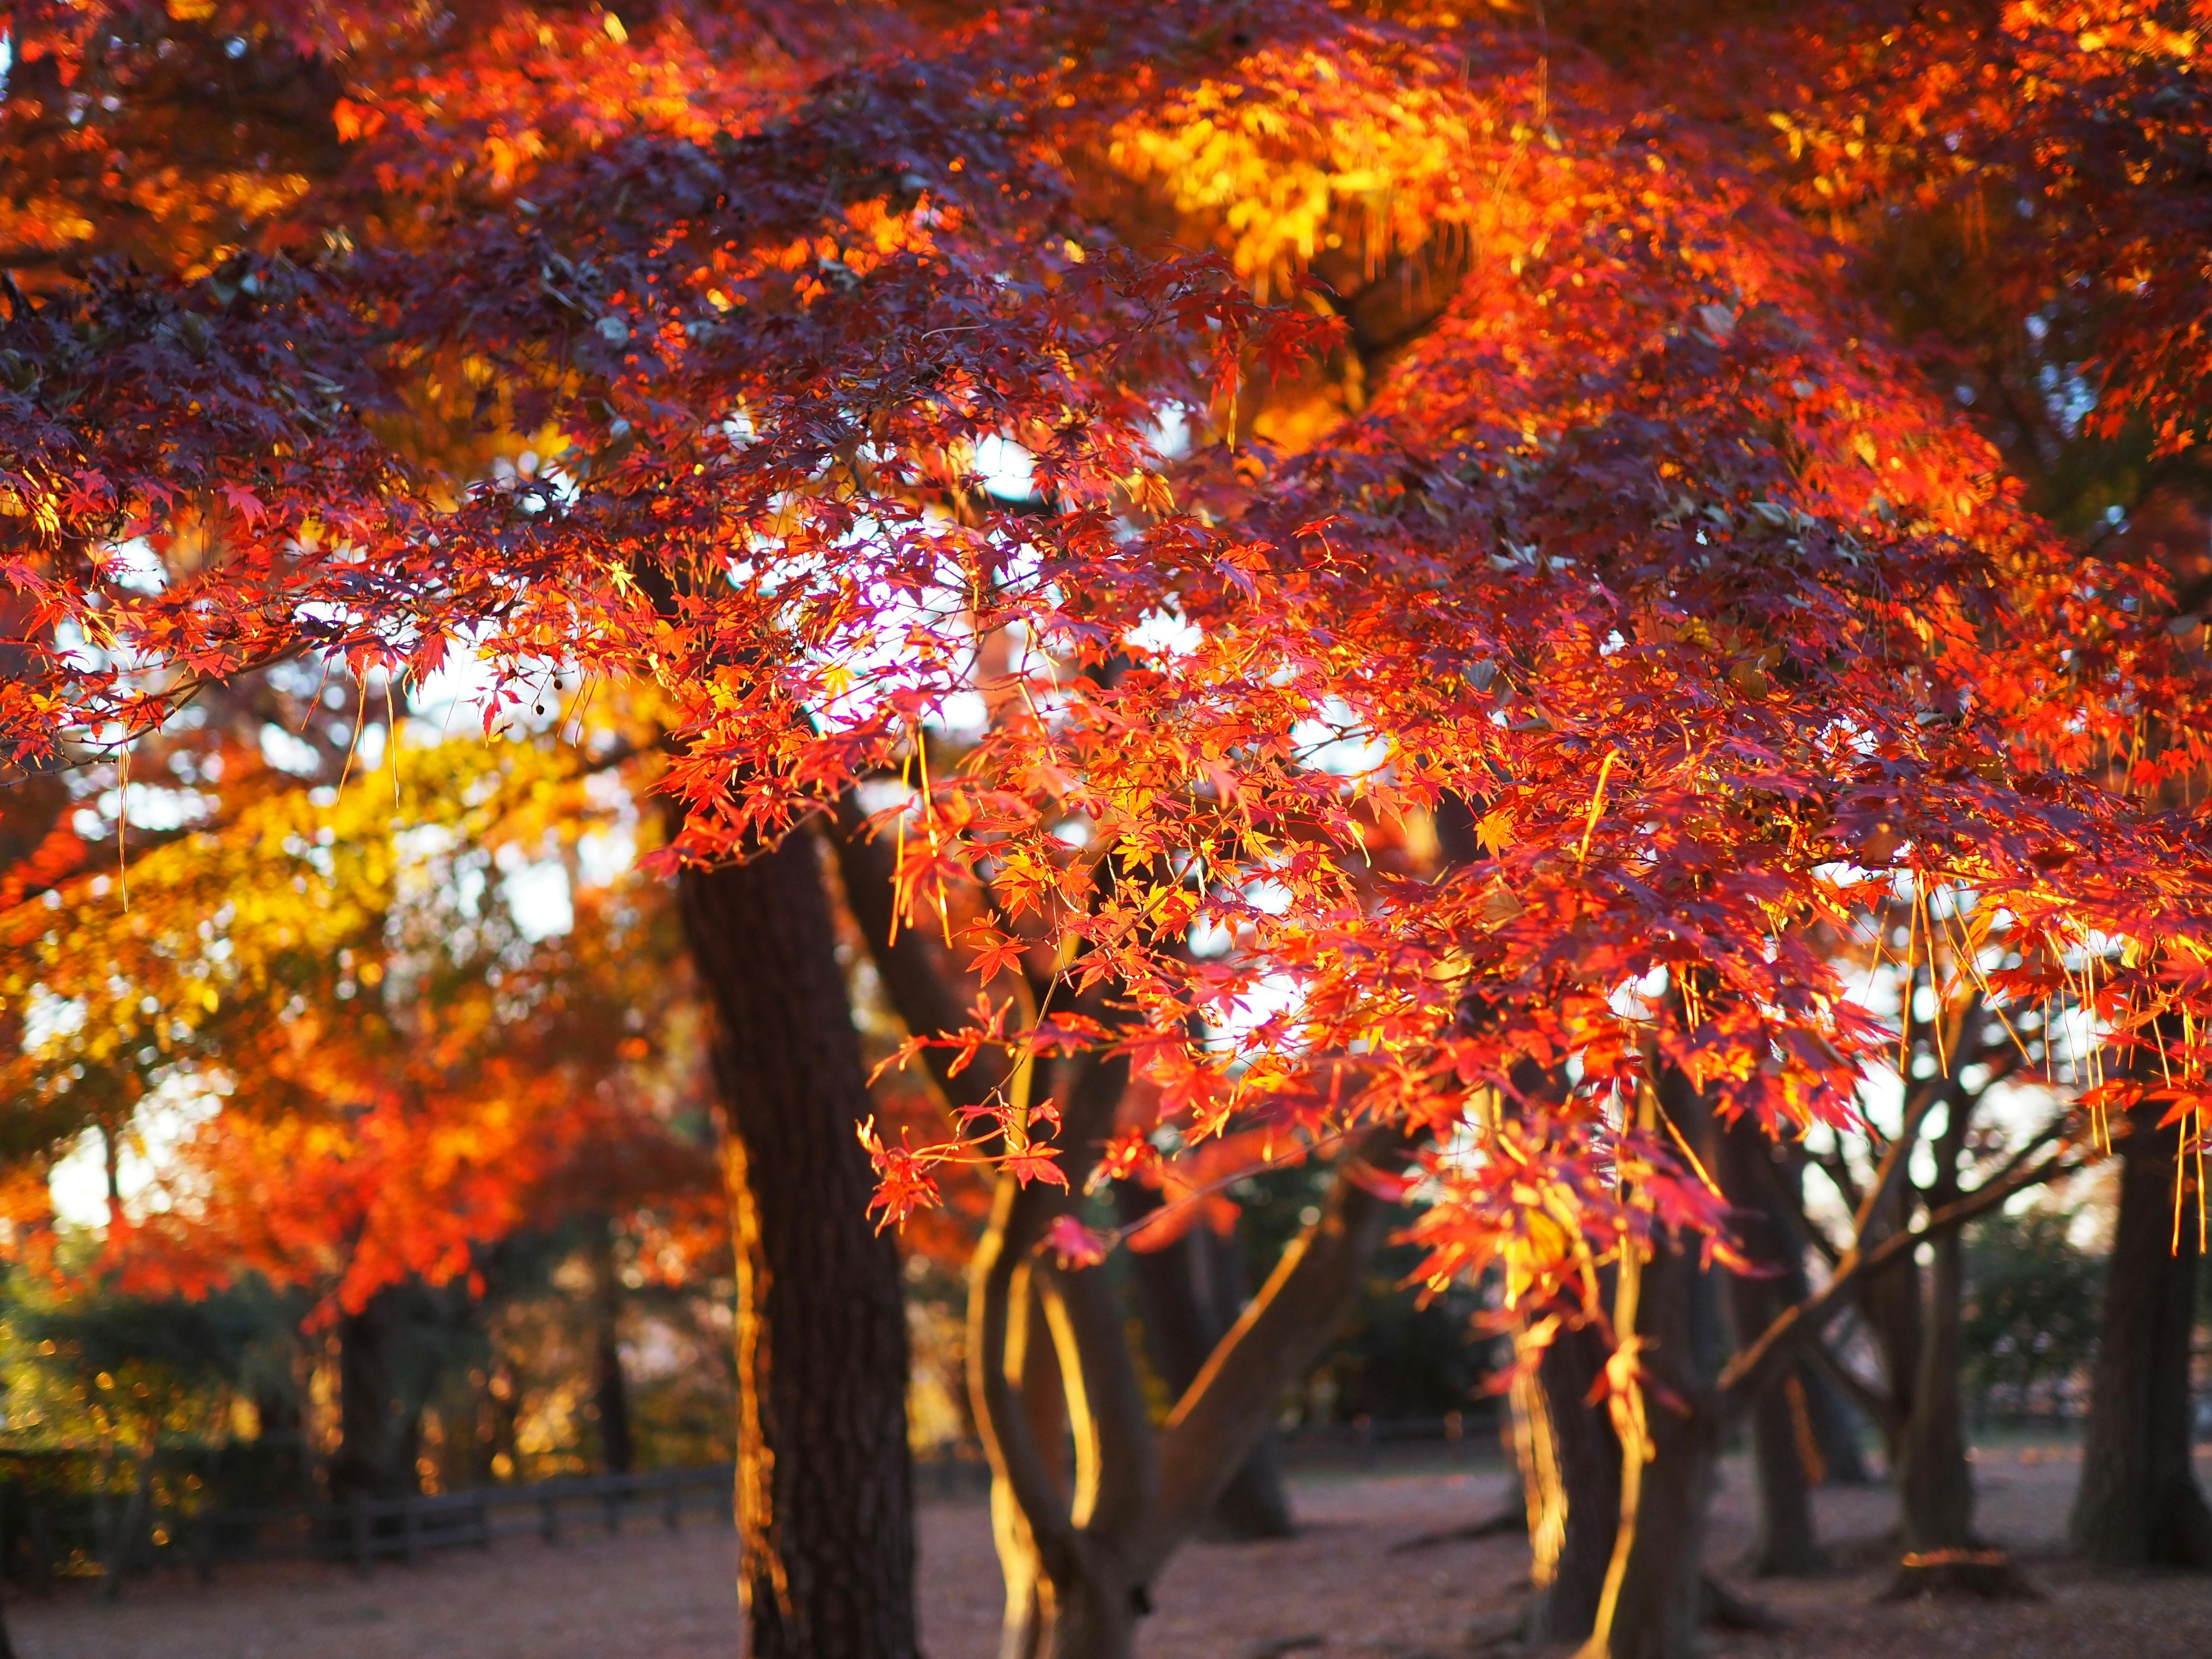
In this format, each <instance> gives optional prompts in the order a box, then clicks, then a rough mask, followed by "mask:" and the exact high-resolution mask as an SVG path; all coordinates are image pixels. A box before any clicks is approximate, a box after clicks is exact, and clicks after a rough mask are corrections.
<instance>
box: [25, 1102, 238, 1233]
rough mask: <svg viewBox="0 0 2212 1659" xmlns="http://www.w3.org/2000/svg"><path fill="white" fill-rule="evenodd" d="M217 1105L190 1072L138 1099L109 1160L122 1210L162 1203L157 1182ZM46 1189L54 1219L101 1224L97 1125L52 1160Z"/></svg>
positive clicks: (101, 1155) (102, 1164)
mask: <svg viewBox="0 0 2212 1659" xmlns="http://www.w3.org/2000/svg"><path fill="white" fill-rule="evenodd" d="M220 1110H222V1097H221V1096H220V1095H218V1094H216V1093H215V1092H214V1091H211V1090H210V1088H209V1087H208V1083H207V1079H204V1078H200V1077H194V1076H176V1077H172V1078H170V1079H167V1081H166V1082H164V1083H163V1084H162V1085H161V1086H160V1087H159V1088H157V1089H155V1091H154V1092H153V1093H152V1094H150V1095H149V1096H148V1097H146V1098H145V1100H144V1101H143V1102H142V1103H140V1104H139V1107H138V1113H137V1116H136V1117H135V1118H133V1119H132V1120H131V1127H129V1128H128V1129H126V1130H125V1131H124V1133H123V1144H122V1146H120V1148H118V1152H117V1156H116V1160H115V1186H116V1190H117V1192H118V1193H119V1194H121V1196H122V1199H123V1210H124V1213H125V1215H130V1216H143V1215H145V1214H148V1213H149V1212H153V1211H157V1210H161V1209H165V1208H167V1202H168V1197H167V1193H166V1191H165V1190H164V1189H163V1188H162V1184H161V1183H162V1182H163V1180H164V1179H165V1178H166V1177H167V1176H169V1175H170V1174H171V1173H172V1172H173V1170H175V1168H176V1166H177V1155H178V1153H179V1151H181V1150H182V1148H183V1147H184V1145H185V1142H186V1141H188V1140H190V1139H191V1138H192V1135H193V1133H195V1132H196V1131H197V1129H198V1128H199V1126H200V1125H201V1124H203V1123H204V1122H206V1121H208V1120H209V1119H210V1118H211V1117H213V1116H214V1115H216V1113H217V1112H218V1111H220ZM46 1190H47V1192H48V1194H49V1195H50V1196H51V1197H52V1201H53V1206H54V1214H55V1216H56V1217H57V1218H59V1219H61V1220H63V1221H66V1222H69V1223H70V1224H72V1225H76V1226H79V1227H88V1228H92V1229H94V1230H105V1229H106V1225H107V1163H106V1147H105V1146H104V1145H103V1143H102V1140H101V1138H100V1131H99V1130H97V1129H87V1130H86V1131H85V1132H84V1133H82V1135H80V1136H79V1137H78V1138H77V1143H76V1146H73V1147H71V1148H70V1151H69V1152H67V1153H66V1154H65V1155H64V1156H63V1157H62V1158H60V1159H58V1161H57V1162H56V1163H55V1164H54V1167H53V1170H52V1173H51V1174H50V1175H49V1176H47V1180H46Z"/></svg>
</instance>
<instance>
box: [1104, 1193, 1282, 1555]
mask: <svg viewBox="0 0 2212 1659" xmlns="http://www.w3.org/2000/svg"><path fill="white" fill-rule="evenodd" d="M1114 1201H1115V1210H1116V1212H1118V1213H1119V1215H1120V1217H1121V1225H1123V1226H1125V1227H1126V1226H1129V1225H1133V1224H1134V1223H1136V1222H1139V1221H1141V1220H1142V1219H1143V1218H1145V1217H1146V1215H1148V1214H1150V1213H1151V1212H1152V1211H1154V1210H1156V1209H1158V1208H1159V1206H1160V1201H1161V1200H1160V1195H1159V1194H1158V1192H1156V1191H1154V1190H1153V1189H1152V1188H1148V1187H1143V1186H1139V1185H1138V1184H1137V1183H1136V1182H1129V1181H1118V1182H1115V1183H1114ZM1129 1277H1130V1279H1131V1281H1132V1282H1133V1284H1134V1285H1135V1286H1136V1291H1137V1308H1138V1311H1139V1313H1140V1314H1142V1315H1143V1316H1144V1322H1145V1346H1146V1349H1147V1351H1148V1352H1150V1353H1151V1355H1152V1364H1153V1367H1154V1369H1155V1370H1158V1373H1159V1377H1160V1381H1161V1382H1162V1383H1165V1384H1166V1385H1167V1391H1168V1397H1169V1398H1170V1399H1171V1400H1180V1399H1181V1398H1182V1395H1183V1392H1184V1390H1185V1389H1188V1388H1189V1387H1190V1385H1191V1384H1192V1383H1195V1382H1196V1381H1197V1380H1198V1374H1199V1372H1200V1371H1201V1370H1204V1369H1205V1367H1206V1361H1207V1359H1209V1358H1212V1354H1213V1350H1214V1348H1215V1347H1216V1346H1217V1345H1218V1344H1219V1342H1220V1340H1221V1339H1222V1338H1223V1337H1224V1336H1226V1335H1227V1334H1229V1329H1230V1328H1231V1326H1233V1325H1234V1324H1236V1322H1237V1318H1238V1317H1239V1316H1241V1315H1242V1314H1243V1311H1244V1296H1243V1284H1242V1282H1241V1281H1242V1279H1243V1261H1242V1259H1241V1257H1240V1255H1239V1252H1238V1250H1237V1239H1236V1237H1235V1235H1234V1234H1231V1235H1230V1236H1229V1237H1221V1236H1220V1235H1218V1234H1217V1233H1215V1232H1214V1231H1212V1229H1211V1228H1208V1227H1203V1226H1199V1227H1193V1228H1192V1229H1190V1230H1189V1231H1188V1232H1186V1233H1184V1234H1183V1235H1182V1237H1180V1238H1178V1239H1176V1241H1175V1243H1172V1244H1170V1245H1169V1246H1168V1247H1167V1248H1166V1249H1159V1250H1132V1251H1131V1252H1130V1253H1129ZM1208 1530H1209V1531H1210V1532H1211V1533H1212V1535H1214V1536H1216V1537H1218V1538H1225V1539H1231V1540H1235V1541H1240V1542H1243V1541H1250V1540H1254V1539H1261V1538H1288V1537H1290V1536H1291V1534H1294V1533H1295V1532H1296V1531H1297V1523H1296V1522H1294V1521H1293V1520H1292V1518H1291V1500H1290V1494H1289V1493H1288V1492H1286V1491H1285V1489H1284V1486H1283V1458H1282V1447H1281V1444H1280V1443H1279V1441H1278V1440H1277V1439H1276V1437H1275V1432H1274V1431H1273V1429H1272V1428H1270V1429H1269V1430H1268V1431H1267V1434H1266V1436H1265V1437H1263V1438H1262V1439H1261V1442H1260V1443H1259V1444H1258V1445H1257V1446H1255V1447H1254V1448H1253V1449H1252V1455H1250V1456H1249V1457H1248V1458H1246V1459H1245V1460H1244V1462H1243V1465H1242V1466H1241V1467H1240V1468H1238V1469H1237V1474H1236V1476H1235V1478H1234V1479H1232V1480H1231V1481H1230V1483H1229V1485H1228V1486H1227V1487H1225V1489H1224V1490H1223V1492H1222V1494H1221V1497H1220V1498H1219V1499H1218V1501H1217V1502H1216V1503H1215V1504H1214V1506H1213V1513H1212V1516H1209V1517H1208Z"/></svg>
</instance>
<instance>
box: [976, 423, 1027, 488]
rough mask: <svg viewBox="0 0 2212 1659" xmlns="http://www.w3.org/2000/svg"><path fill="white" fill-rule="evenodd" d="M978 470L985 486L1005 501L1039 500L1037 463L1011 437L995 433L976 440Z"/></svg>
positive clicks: (977, 473)
mask: <svg viewBox="0 0 2212 1659" xmlns="http://www.w3.org/2000/svg"><path fill="white" fill-rule="evenodd" d="M975 475H976V477H980V478H981V479H982V481H983V488H984V489H987V490H989V491H990V492H991V493H992V494H993V495H996V496H997V497H998V498H999V499H1000V501H1033V500H1035V499H1036V460H1035V459H1033V458H1032V457H1031V456H1030V453H1029V451H1028V450H1026V449H1024V448H1023V447H1021V446H1020V445H1019V444H1018V443H1016V442H1015V441H1013V440H1012V438H1002V437H1000V435H998V434H997V433H995V432H994V433H993V434H992V435H990V436H989V437H987V438H984V439H982V440H981V441H979V442H977V444H976V446H975Z"/></svg>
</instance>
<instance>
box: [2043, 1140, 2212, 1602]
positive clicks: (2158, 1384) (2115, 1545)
mask: <svg viewBox="0 0 2212 1659" xmlns="http://www.w3.org/2000/svg"><path fill="white" fill-rule="evenodd" d="M2159 1116H2160V1109H2159V1106H2158V1104H2157V1103H2146V1104H2145V1105H2142V1106H2140V1107H2137V1108H2136V1110H2135V1112H2134V1113H2133V1114H2132V1115H2131V1118H2130V1125H2129V1132H2128V1135H2127V1138H2126V1139H2124V1140H2123V1141H2122V1142H2121V1143H2120V1151H2121V1166H2120V1207H2119V1217H2118V1222H2117V1224H2116V1225H2115V1226H2114V1229H2113V1233H2112V1265H2111V1267H2110V1268H2109V1270H2108V1273H2107V1277H2106V1284H2105V1310H2104V1318H2103V1322H2102V1324H2101V1326H2100V1329H2099V1332H2098V1337H2097V1359H2096V1364H2095V1369H2094V1370H2093V1374H2092V1375H2093V1380H2092V1383H2091V1389H2090V1403H2089V1431H2088V1439H2087V1443H2086V1445H2085V1446H2084V1447H2083V1449H2082V1455H2081V1490H2080V1492H2079V1493H2078V1494H2077V1495H2076V1497H2075V1502H2074V1516H2073V1524H2072V1534H2073V1541H2074V1547H2075V1549H2076V1550H2077V1551H2079V1552H2080V1553H2081V1554H2083V1555H2085V1556H2087V1558H2088V1559H2090V1560H2092V1561H2093V1562H2095V1563H2096V1564H2097V1565H2100V1566H2106V1567H2141V1566H2154V1565H2155V1566H2177V1567H2196V1568H2206V1567H2212V1513H2208V1512H2207V1510H2206V1508H2205V1503H2204V1495H2203V1492H2201V1491H2200V1490H2199V1489H2198V1487H2197V1479H2196V1473H2195V1471H2194V1470H2193V1469H2192V1468H2191V1465H2190V1409H2189V1407H2190V1401H2189V1348H2190V1338H2191V1333H2192V1330H2193V1328H2194V1326H2195V1322H2196V1313H2197V1193H2196V1190H2195V1188H2196V1181H2195V1171H2194V1170H2193V1169H2189V1170H2178V1169H2177V1167H2176V1165H2177V1161H2178V1160H2179V1158H2180V1155H2181V1127H2180V1126H2179V1125H2175V1126H2173V1127H2169V1128H2166V1129H2160V1128H2159V1127H2157V1124H2158V1120H2159ZM2193 1161H2194V1160H2193V1159H2192V1160H2191V1162H2192V1163H2193ZM2177 1176H2179V1177H2180V1179H2179V1182H2177ZM2177 1203H2179V1206H2180V1214H2179V1225H2177V1216H2176V1206H2177Z"/></svg>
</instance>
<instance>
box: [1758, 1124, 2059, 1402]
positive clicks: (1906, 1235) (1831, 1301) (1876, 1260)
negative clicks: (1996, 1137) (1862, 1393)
mask: <svg viewBox="0 0 2212 1659" xmlns="http://www.w3.org/2000/svg"><path fill="white" fill-rule="evenodd" d="M2075 1167H2078V1166H2077V1165H2076V1164H2075V1163H2074V1160H2073V1159H2072V1158H2070V1157H2069V1154H2068V1152H2066V1150H2065V1149H2063V1148H2062V1149H2061V1150H2060V1151H2058V1152H2054V1153H2053V1154H2052V1155H2051V1157H2050V1158H2046V1159H2045V1160H2044V1161H2043V1162H2042V1163H2041V1164H2036V1165H2034V1166H2033V1168H2029V1169H2023V1170H2016V1171H2015V1173H2013V1174H2011V1175H2010V1176H2005V1177H2002V1178H2000V1179H1998V1180H1995V1181H1990V1182H1984V1183H1983V1184H1982V1185H1981V1186H1979V1187H1978V1188H1975V1189H1974V1190H1973V1191H1972V1192H1971V1193H1969V1194H1966V1196H1965V1197H1964V1198H1961V1199H1960V1200H1956V1201H1955V1202H1954V1203H1951V1204H1947V1205H1945V1206H1942V1208H1941V1209H1938V1210H1936V1211H1933V1212H1930V1213H1929V1217H1928V1218H1927V1219H1926V1220H1925V1221H1923V1222H1922V1223H1921V1224H1920V1225H1919V1226H1917V1227H1914V1228H1911V1229H1906V1230H1902V1231H1898V1232H1894V1233H1892V1234H1891V1235H1890V1236H1889V1237H1887V1238H1885V1239H1883V1240H1882V1241H1881V1243H1879V1244H1876V1245H1875V1247H1874V1248H1873V1249H1869V1250H1864V1251H1862V1250H1860V1249H1856V1248H1855V1249H1852V1250H1850V1251H1849V1252H1847V1253H1846V1254H1845V1255H1844V1261H1843V1263H1842V1265H1841V1266H1840V1267H1838V1269H1837V1271H1836V1273H1835V1276H1834V1277H1833V1278H1832V1279H1829V1281H1828V1282H1827V1283H1826V1285H1822V1286H1821V1287H1820V1290H1819V1291H1816V1292H1814V1294H1813V1295H1812V1296H1810V1297H1807V1298H1806V1299H1805V1300H1804V1301H1802V1302H1801V1303H1799V1304H1797V1305H1796V1307H1794V1308H1790V1309H1788V1310H1784V1312H1783V1313H1782V1314H1781V1315H1780V1316H1778V1318H1777V1319H1776V1320H1775V1321H1774V1322H1773V1323H1772V1324H1771V1325H1769V1326H1768V1327H1767V1328H1765V1330H1764V1331H1762V1332H1761V1333H1760V1334H1759V1338H1758V1340H1756V1341H1753V1343H1751V1344H1750V1345H1749V1346H1747V1347H1745V1348H1744V1349H1743V1350H1742V1351H1741V1352H1740V1353H1738V1354H1737V1355H1736V1357H1735V1358H1734V1359H1732V1360H1730V1361H1729V1364H1728V1366H1727V1368H1726V1369H1725V1370H1723V1371H1722V1372H1721V1375H1720V1379H1719V1381H1718V1382H1717V1383H1716V1384H1715V1385H1714V1395H1715V1397H1716V1398H1717V1400H1718V1401H1720V1403H1721V1409H1722V1411H1723V1413H1724V1414H1735V1413H1741V1412H1742V1411H1744V1410H1746V1409H1748V1407H1750V1404H1751V1402H1752V1401H1753V1400H1754V1399H1756V1398H1757V1397H1758V1395H1759V1389H1761V1388H1763V1387H1765V1384H1766V1383H1767V1381H1768V1380H1769V1379H1770V1378H1771V1376H1772V1375H1773V1374H1774V1372H1775V1371H1776V1370H1778V1369H1780V1367H1781V1366H1783V1365H1784V1364H1787V1363H1788V1362H1789V1361H1790V1358H1792V1357H1793V1356H1794V1354H1795V1352H1796V1348H1797V1346H1798V1345H1799V1344H1800V1343H1801V1342H1803V1341H1805V1340H1809V1339H1811V1338H1814V1337H1817V1336H1819V1335H1820V1333H1821V1332H1822V1331H1823V1330H1825V1329H1826V1328H1827V1326H1828V1324H1829V1322H1831V1321H1832V1320H1833V1319H1834V1318H1835V1317H1836V1316H1837V1315H1838V1314H1840V1313H1842V1312H1843V1311H1844V1308H1845V1307H1846V1306H1847V1305H1848V1304H1849V1302H1850V1298H1851V1297H1853V1296H1854V1295H1855V1294H1856V1292H1857V1286H1858V1284H1859V1281H1860V1280H1862V1279H1864V1278H1866V1277H1867V1276H1868V1275H1869V1274H1870V1273H1875V1272H1877V1271H1879V1270H1880V1269H1881V1268H1882V1267H1887V1265H1888V1264H1889V1263H1891V1262H1892V1261H1896V1260H1897V1259H1898V1258H1899V1257H1900V1256H1903V1255H1908V1254H1909V1253H1911V1251H1913V1250H1917V1249H1919V1248H1920V1246H1922V1245H1923V1244H1924V1243H1927V1242H1928V1241H1929V1239H1931V1238H1935V1237H1938V1236H1940V1235H1942V1234H1944V1233H1948V1232H1951V1231H1955V1230H1956V1229H1958V1228H1960V1227H1963V1226H1965V1225H1966V1223H1968V1222H1969V1221H1972V1219H1973V1218H1975V1217H1977V1216H1978V1215H1983V1214H1985V1213H1986V1212H1989V1211H1990V1210H1993V1209H1995V1208H1996V1206H1998V1205H2000V1204H2002V1203H2003V1202H2004V1201H2005V1200H2007V1199H2008V1198H2010V1197H2011V1196H2012V1195H2013V1194H2015V1193H2018V1192H2025V1191H2026V1190H2027V1188H2030V1187H2034V1186H2039V1185H2040V1184H2041V1183H2043V1182H2046V1181H2051V1180H2054V1179H2056V1178H2057V1176H2061V1175H2065V1174H2069V1173H2070V1172H2071V1170H2073V1169H2074V1168H2075Z"/></svg>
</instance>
